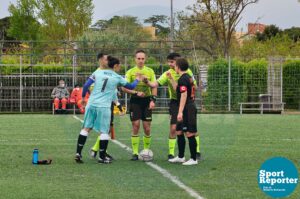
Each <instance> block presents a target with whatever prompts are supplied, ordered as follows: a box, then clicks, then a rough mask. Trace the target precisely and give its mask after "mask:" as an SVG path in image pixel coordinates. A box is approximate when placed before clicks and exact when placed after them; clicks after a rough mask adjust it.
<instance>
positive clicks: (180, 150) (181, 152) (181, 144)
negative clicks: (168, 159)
mask: <svg viewBox="0 0 300 199" xmlns="http://www.w3.org/2000/svg"><path fill="white" fill-rule="evenodd" d="M177 143H178V157H179V158H183V157H184V150H185V137H184V135H183V134H182V135H177Z"/></svg>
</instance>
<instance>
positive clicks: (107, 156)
mask: <svg viewBox="0 0 300 199" xmlns="http://www.w3.org/2000/svg"><path fill="white" fill-rule="evenodd" d="M105 157H106V158H108V159H110V160H111V161H112V160H115V158H113V157H112V156H111V155H109V154H108V153H106V154H105Z"/></svg>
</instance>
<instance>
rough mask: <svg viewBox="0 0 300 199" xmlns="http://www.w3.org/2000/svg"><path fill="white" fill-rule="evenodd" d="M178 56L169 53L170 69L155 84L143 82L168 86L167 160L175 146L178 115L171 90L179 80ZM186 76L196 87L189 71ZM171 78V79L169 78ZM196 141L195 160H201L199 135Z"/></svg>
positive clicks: (153, 83) (150, 83) (174, 92)
mask: <svg viewBox="0 0 300 199" xmlns="http://www.w3.org/2000/svg"><path fill="white" fill-rule="evenodd" d="M180 57H181V56H180V54H178V53H170V54H169V55H168V56H167V61H168V65H169V66H170V69H169V70H168V71H166V72H164V73H163V74H162V75H161V76H160V77H159V79H158V80H157V81H156V82H149V81H147V79H145V80H144V82H145V83H147V84H148V85H149V86H150V87H152V88H154V87H158V86H168V91H169V97H170V103H169V114H170V133H169V154H168V159H169V160H170V159H173V158H174V152H175V146H176V123H177V114H178V102H177V96H176V90H175V89H174V88H173V85H172V80H171V79H173V80H174V81H175V83H177V81H178V79H179V77H180V76H179V75H178V74H177V73H176V71H175V64H176V59H177V58H180ZM187 74H188V75H190V76H191V77H192V78H193V80H194V85H196V80H195V78H194V75H193V73H192V71H191V70H190V69H188V70H187ZM170 77H172V78H170ZM196 141H197V159H200V158H201V153H200V138H199V135H198V134H197V135H196Z"/></svg>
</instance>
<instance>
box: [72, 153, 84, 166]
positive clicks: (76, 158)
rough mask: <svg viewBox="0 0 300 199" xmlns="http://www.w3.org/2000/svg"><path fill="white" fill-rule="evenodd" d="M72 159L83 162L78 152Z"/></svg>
mask: <svg viewBox="0 0 300 199" xmlns="http://www.w3.org/2000/svg"><path fill="white" fill-rule="evenodd" d="M74 160H75V161H76V163H79V164H81V163H83V161H82V156H81V155H80V154H79V153H76V155H75V158H74Z"/></svg>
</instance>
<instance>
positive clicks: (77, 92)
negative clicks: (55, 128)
mask: <svg viewBox="0 0 300 199" xmlns="http://www.w3.org/2000/svg"><path fill="white" fill-rule="evenodd" d="M88 98H89V94H88V93H87V95H86V96H85V101H88ZM81 101H82V88H81V87H79V84H76V85H75V87H74V89H73V91H72V93H71V97H70V103H72V104H76V105H77V107H78V108H79V111H80V113H84V107H83V106H82V104H81Z"/></svg>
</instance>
